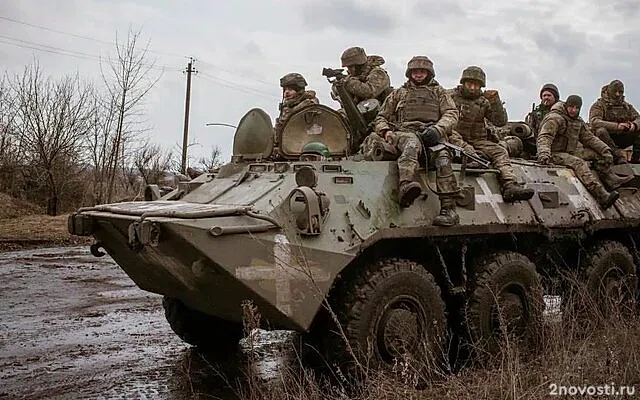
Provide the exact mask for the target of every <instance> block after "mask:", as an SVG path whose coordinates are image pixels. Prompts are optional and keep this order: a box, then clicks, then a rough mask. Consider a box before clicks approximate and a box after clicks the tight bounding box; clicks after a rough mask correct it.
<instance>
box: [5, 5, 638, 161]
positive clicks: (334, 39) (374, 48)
mask: <svg viewBox="0 0 640 400" xmlns="http://www.w3.org/2000/svg"><path fill="white" fill-rule="evenodd" d="M639 17H640V2H639V1H637V0H611V1H608V2H602V1H595V0H580V1H577V0H568V1H563V2H558V1H556V0H553V1H549V0H536V1H523V0H495V1H492V2H478V1H471V0H448V1H447V2H444V1H436V0H404V1H396V0H234V1H218V0H207V1H205V0H189V1H185V0H172V1H168V0H129V1H124V0H55V1H42V0H22V1H15V0H0V65H2V66H3V68H5V69H6V70H8V72H9V73H19V72H20V71H22V69H23V68H24V66H25V65H26V64H29V63H31V62H32V61H33V58H34V55H35V56H36V57H37V59H38V60H39V62H40V65H41V68H42V69H43V71H44V72H45V73H47V74H49V75H52V76H54V77H58V76H63V75H65V74H69V73H75V72H76V71H79V73H80V74H81V75H82V76H84V77H87V78H90V79H95V80H96V81H97V82H100V69H99V61H98V57H99V56H102V57H106V56H107V55H108V54H110V53H111V54H112V53H113V42H114V41H115V35H116V31H119V32H120V34H121V35H125V34H126V31H127V29H128V27H129V26H130V25H131V26H132V27H133V28H134V29H140V30H141V31H142V36H143V39H145V40H150V42H151V49H152V51H153V53H150V56H152V57H153V59H155V62H156V66H158V67H164V72H163V73H162V77H161V79H160V81H159V82H158V84H157V86H156V87H155V88H154V89H153V90H152V92H151V93H150V95H149V97H148V98H147V102H146V105H145V107H146V110H147V112H148V117H149V122H150V123H151V124H152V128H153V131H152V136H153V138H154V140H155V141H157V142H158V143H160V144H162V145H163V146H164V147H166V148H171V147H173V148H174V150H176V151H177V148H176V147H175V146H176V145H177V144H178V143H182V127H183V115H184V96H185V74H184V73H183V70H184V69H185V67H186V64H187V61H188V57H189V56H192V57H194V58H195V59H196V62H195V68H196V69H197V70H198V74H197V75H195V76H194V78H193V82H192V99H191V118H190V128H191V129H190V138H191V140H195V141H196V142H198V143H199V145H198V146H194V147H192V148H190V151H191V152H193V153H194V154H193V155H194V156H199V155H204V154H207V153H209V152H210V149H211V147H212V146H214V145H219V146H220V147H221V148H222V149H223V156H224V160H228V159H229V157H230V155H231V148H232V142H233V133H234V130H233V129H230V128H227V127H205V123H207V122H223V123H229V124H234V125H235V124H237V123H238V121H239V120H240V118H241V117H242V116H243V115H244V113H245V112H246V111H247V110H249V109H251V108H253V107H260V108H263V109H264V110H265V111H267V113H269V114H270V115H271V117H272V119H275V117H276V116H277V110H278V108H277V106H278V102H279V101H280V98H281V91H280V87H279V84H278V81H279V78H280V77H281V76H282V75H284V74H286V73H288V72H300V73H302V74H303V75H304V76H305V77H306V79H307V81H308V82H309V88H310V89H314V90H316V91H317V92H318V97H319V98H320V101H321V102H323V103H324V104H328V105H330V106H332V107H335V108H337V106H338V104H337V103H336V102H334V101H333V100H331V98H330V96H329V89H330V86H329V83H328V82H327V81H326V79H325V78H324V77H322V76H321V71H322V67H324V66H327V67H340V54H341V53H342V51H343V50H344V49H345V48H347V47H349V46H354V45H359V46H362V47H364V48H365V50H366V51H367V53H368V54H377V55H381V56H383V57H384V58H385V59H386V64H385V66H386V68H387V70H388V71H389V74H390V76H391V81H392V85H393V86H395V87H398V86H400V85H402V83H403V82H404V81H405V77H404V70H405V67H406V63H407V61H408V60H409V59H410V58H411V57H412V56H414V55H419V54H420V55H427V56H429V57H430V58H431V59H432V60H433V61H434V64H435V69H436V79H437V80H438V81H439V82H440V83H441V84H442V85H443V86H445V87H447V88H450V87H453V86H455V85H456V84H457V83H458V80H459V78H460V74H461V71H462V69H464V68H465V67H466V66H468V65H478V66H481V67H482V68H484V69H485V72H486V74H487V87H488V88H495V89H498V90H499V91H500V96H501V98H502V100H503V101H505V102H506V107H507V111H508V114H509V120H522V119H523V117H524V115H525V114H526V113H527V112H528V111H529V110H530V109H531V105H532V103H533V102H538V101H539V99H538V93H539V90H540V87H541V86H542V84H544V83H545V82H548V81H550V82H554V83H556V84H557V85H558V87H559V88H560V92H561V97H562V98H566V96H568V95H569V94H580V95H581V96H582V97H583V101H584V105H583V108H582V111H581V115H582V117H583V118H585V119H586V118H587V115H588V110H589V106H590V105H591V103H592V102H593V101H595V100H596V98H597V97H598V96H599V94H600V88H601V87H602V85H604V84H606V83H608V82H609V81H611V80H612V79H621V80H622V81H623V82H624V83H625V94H626V96H627V100H628V101H630V102H631V103H632V104H633V103H634V102H637V103H636V104H637V105H639V106H640V67H639V66H640V54H639V49H640V47H639V46H640V45H639V44H640V23H638V22H637V21H640V18H639ZM43 28H47V29H48V30H47V29H43ZM56 31H59V32H56ZM43 46H48V47H43ZM36 49H40V50H36ZM42 49H46V50H48V51H44V50H42ZM60 53H62V54H60ZM150 61H152V60H151V59H150ZM154 72H156V73H160V72H161V71H159V70H154Z"/></svg>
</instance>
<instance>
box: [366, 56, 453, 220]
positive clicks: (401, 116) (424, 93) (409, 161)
mask: <svg viewBox="0 0 640 400" xmlns="http://www.w3.org/2000/svg"><path fill="white" fill-rule="evenodd" d="M405 75H406V77H407V78H408V80H407V82H405V84H404V85H402V86H401V87H399V88H397V89H395V90H394V91H393V92H392V93H391V94H390V95H389V97H387V98H386V100H385V102H384V103H383V105H382V108H381V109H380V112H379V113H378V116H377V117H376V119H375V121H374V125H375V130H376V132H377V133H378V134H379V135H380V136H381V137H382V138H383V139H385V140H386V141H387V142H388V143H391V144H393V145H394V146H395V147H396V148H397V150H398V153H400V157H398V172H399V197H400V205H401V206H402V207H408V206H410V205H411V204H412V203H413V201H414V200H415V199H416V198H417V197H418V196H419V195H420V193H421V192H422V187H421V185H420V184H419V183H418V182H417V181H416V176H415V174H416V173H417V170H418V157H419V156H420V154H421V152H422V143H424V144H425V145H426V146H427V147H429V146H435V145H436V144H438V143H439V142H440V141H441V140H446V137H447V135H448V134H449V133H450V132H451V129H452V128H453V127H454V126H455V124H456V123H457V122H458V115H459V113H458V109H457V108H456V105H455V103H454V102H453V99H452V98H451V96H450V95H449V94H448V93H447V91H446V90H445V89H444V88H443V87H442V86H440V84H439V83H438V82H437V81H436V80H435V79H434V78H435V70H434V68H433V63H432V62H431V60H430V59H429V58H428V57H425V56H415V57H413V58H412V59H411V60H410V61H409V63H408V64H407V70H406V73H405ZM392 127H393V128H395V129H392ZM421 140H422V143H421ZM430 158H431V159H432V160H433V161H434V164H435V167H436V186H437V188H438V189H437V190H438V191H440V192H443V193H442V194H440V195H439V197H440V215H438V216H437V217H435V218H434V221H433V224H434V225H439V226H451V225H455V224H458V223H459V221H460V217H459V216H458V214H457V213H456V211H455V207H456V203H455V196H456V195H457V194H458V192H459V188H458V183H457V182H456V177H455V175H454V174H453V168H452V166H451V158H452V157H451V154H450V153H449V151H448V150H447V149H446V148H442V149H439V150H437V151H434V152H433V153H432V154H431V155H430Z"/></svg>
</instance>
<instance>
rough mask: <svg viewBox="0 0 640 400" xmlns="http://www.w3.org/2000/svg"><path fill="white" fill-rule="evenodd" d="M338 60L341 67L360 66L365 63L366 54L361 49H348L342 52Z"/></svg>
mask: <svg viewBox="0 0 640 400" xmlns="http://www.w3.org/2000/svg"><path fill="white" fill-rule="evenodd" d="M340 59H341V60H342V66H343V67H349V66H351V65H362V64H366V63H367V53H365V52H364V49H363V48H362V47H349V48H348V49H346V50H345V51H344V52H342V56H340Z"/></svg>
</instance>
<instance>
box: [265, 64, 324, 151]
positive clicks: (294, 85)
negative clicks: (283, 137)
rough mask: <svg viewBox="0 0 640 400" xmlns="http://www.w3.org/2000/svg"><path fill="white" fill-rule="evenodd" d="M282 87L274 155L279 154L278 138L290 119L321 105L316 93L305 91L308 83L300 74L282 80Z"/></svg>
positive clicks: (288, 75)
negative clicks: (305, 110)
mask: <svg viewBox="0 0 640 400" xmlns="http://www.w3.org/2000/svg"><path fill="white" fill-rule="evenodd" d="M280 87H281V88H282V102H281V103H280V105H279V107H278V108H279V109H280V115H279V116H278V118H276V125H275V136H274V143H273V154H277V150H278V138H279V137H280V133H281V132H282V128H284V125H285V124H286V123H287V121H288V120H289V118H291V116H292V115H293V114H295V113H296V112H298V111H300V110H302V109H304V108H307V107H309V106H312V105H314V104H319V103H320V101H319V100H318V98H317V97H316V92H315V91H313V90H305V88H306V87H307V81H306V80H305V79H304V77H303V76H302V75H300V74H298V73H295V72H292V73H289V74H286V75H285V76H283V77H282V78H280Z"/></svg>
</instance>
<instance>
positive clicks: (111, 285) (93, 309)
mask: <svg viewBox="0 0 640 400" xmlns="http://www.w3.org/2000/svg"><path fill="white" fill-rule="evenodd" d="M0 280H1V284H0V285H1V286H0V302H1V304H2V307H0V398H2V399H4V398H7V399H14V398H15V399H40V398H47V399H78V398H108V399H113V398H116V399H134V398H135V399H139V398H153V399H185V398H209V399H211V398H225V399H226V398H234V396H233V395H232V392H231V391H230V390H229V389H228V388H227V389H222V388H224V387H225V381H224V380H222V379H221V378H220V377H219V376H218V374H217V372H216V371H219V370H220V369H217V368H214V366H213V365H211V364H210V363H208V362H207V361H206V360H205V359H204V358H203V357H202V356H201V355H199V354H198V353H197V352H196V351H195V350H193V349H192V348H190V347H189V346H188V345H186V344H184V343H182V342H181V341H180V339H179V338H178V337H177V336H176V335H175V334H174V333H173V332H172V331H171V329H170V328H169V325H168V324H167V322H166V320H165V318H164V311H163V309H162V304H161V297H160V296H158V295H155V294H152V293H148V292H145V291H142V290H140V289H139V288H138V287H137V286H136V285H135V284H134V283H133V281H131V279H130V278H129V277H128V276H127V275H126V274H125V273H124V272H123V271H122V270H121V269H120V268H118V267H117V266H116V265H115V263H114V262H113V261H112V260H111V259H110V258H109V257H108V256H105V257H102V258H95V257H93V256H92V255H91V254H90V253H89V251H88V248H87V247H86V246H83V247H68V248H49V249H36V250H28V251H18V252H7V253H2V254H0ZM226 369H227V368H226V367H225V371H226ZM233 371H234V370H233V368H232V372H231V375H228V374H229V373H228V371H226V372H225V374H227V376H228V378H227V379H229V380H232V381H233V380H234V379H236V378H234V377H233V374H234V373H235V372H233Z"/></svg>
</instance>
